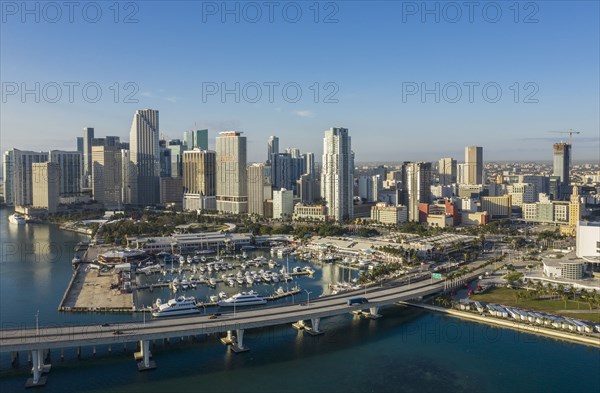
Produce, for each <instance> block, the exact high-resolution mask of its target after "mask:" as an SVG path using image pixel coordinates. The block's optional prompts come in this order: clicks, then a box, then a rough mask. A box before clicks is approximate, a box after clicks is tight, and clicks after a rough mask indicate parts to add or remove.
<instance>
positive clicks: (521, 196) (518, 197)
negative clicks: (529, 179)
mask: <svg viewBox="0 0 600 393" xmlns="http://www.w3.org/2000/svg"><path fill="white" fill-rule="evenodd" d="M506 189H507V191H508V194H509V195H510V196H511V198H512V204H513V206H519V207H522V206H523V204H524V203H534V202H535V201H536V200H537V194H536V191H535V185H533V184H530V183H514V184H511V185H509V186H508V187H506Z"/></svg>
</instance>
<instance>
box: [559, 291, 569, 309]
mask: <svg viewBox="0 0 600 393" xmlns="http://www.w3.org/2000/svg"><path fill="white" fill-rule="evenodd" d="M560 297H561V298H562V300H563V301H564V302H565V310H566V309H567V300H569V294H568V293H564V292H562V293H561V294H560Z"/></svg>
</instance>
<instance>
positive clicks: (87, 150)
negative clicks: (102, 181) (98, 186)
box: [83, 127, 94, 188]
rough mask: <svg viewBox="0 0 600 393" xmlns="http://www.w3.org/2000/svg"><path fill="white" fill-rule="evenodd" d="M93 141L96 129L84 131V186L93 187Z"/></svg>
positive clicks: (85, 129)
mask: <svg viewBox="0 0 600 393" xmlns="http://www.w3.org/2000/svg"><path fill="white" fill-rule="evenodd" d="M92 139H94V129H93V128H92V127H86V128H84V129H83V186H84V187H86V188H89V187H91V186H92V185H91V183H90V182H91V180H92Z"/></svg>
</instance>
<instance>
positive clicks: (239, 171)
mask: <svg viewBox="0 0 600 393" xmlns="http://www.w3.org/2000/svg"><path fill="white" fill-rule="evenodd" d="M216 147H217V149H216V150H217V210H218V211H221V212H228V213H235V214H240V213H246V212H248V191H247V190H248V182H247V180H246V137H245V136H241V133H240V132H237V131H226V132H221V133H220V134H219V136H218V137H217V138H216Z"/></svg>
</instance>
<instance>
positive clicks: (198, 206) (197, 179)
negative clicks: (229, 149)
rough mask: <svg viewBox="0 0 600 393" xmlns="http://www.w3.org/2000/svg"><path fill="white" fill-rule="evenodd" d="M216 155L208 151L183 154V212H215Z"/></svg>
mask: <svg viewBox="0 0 600 393" xmlns="http://www.w3.org/2000/svg"><path fill="white" fill-rule="evenodd" d="M216 165H217V153H216V152H214V151H209V150H200V149H194V150H188V151H185V152H183V199H184V210H215V209H216V193H217V186H216V181H217V176H216Z"/></svg>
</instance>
